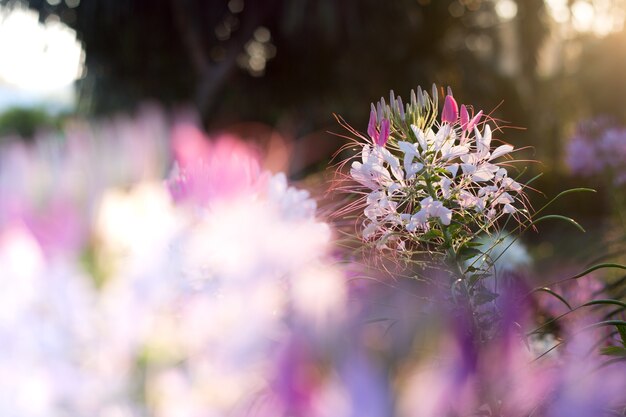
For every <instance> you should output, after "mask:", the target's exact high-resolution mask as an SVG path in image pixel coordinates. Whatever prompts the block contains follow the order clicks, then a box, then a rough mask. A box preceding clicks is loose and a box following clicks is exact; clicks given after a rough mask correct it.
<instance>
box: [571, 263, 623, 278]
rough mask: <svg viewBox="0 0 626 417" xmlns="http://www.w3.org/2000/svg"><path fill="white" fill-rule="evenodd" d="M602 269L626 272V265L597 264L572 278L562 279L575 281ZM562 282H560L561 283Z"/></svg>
mask: <svg viewBox="0 0 626 417" xmlns="http://www.w3.org/2000/svg"><path fill="white" fill-rule="evenodd" d="M603 268H617V269H624V270H626V265H622V264H616V263H602V264H597V265H594V266H591V267H589V268H587V269H585V270H584V271H583V272H581V273H580V274H577V275H574V276H573V277H569V278H567V279H564V280H563V281H567V280H570V279H577V278H580V277H584V276H585V275H587V274H589V273H590V272H593V271H595V270H598V269H603ZM561 282H562V281H561Z"/></svg>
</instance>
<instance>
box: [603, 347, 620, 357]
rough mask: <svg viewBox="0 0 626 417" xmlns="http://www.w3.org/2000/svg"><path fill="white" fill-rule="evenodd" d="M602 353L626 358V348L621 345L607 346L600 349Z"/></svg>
mask: <svg viewBox="0 0 626 417" xmlns="http://www.w3.org/2000/svg"><path fill="white" fill-rule="evenodd" d="M600 353H602V354H603V355H607V356H618V357H625V358H626V348H623V347H619V346H606V347H603V348H602V349H600Z"/></svg>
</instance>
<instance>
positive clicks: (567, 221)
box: [530, 214, 585, 233]
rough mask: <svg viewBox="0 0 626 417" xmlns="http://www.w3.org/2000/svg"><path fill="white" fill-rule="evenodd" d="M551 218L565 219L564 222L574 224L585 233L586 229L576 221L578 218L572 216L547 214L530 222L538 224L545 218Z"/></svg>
mask: <svg viewBox="0 0 626 417" xmlns="http://www.w3.org/2000/svg"><path fill="white" fill-rule="evenodd" d="M551 219H557V220H563V221H564V222H566V223H568V224H571V225H572V226H574V227H575V228H577V229H578V230H580V231H581V232H583V233H585V229H584V228H583V227H582V226H581V225H580V224H578V223H577V222H576V220H574V219H572V218H570V217H565V216H561V215H559V214H547V215H545V216H541V217H539V218H538V219H535V220H533V221H532V222H531V223H530V224H531V225H536V224H537V223H540V222H542V221H544V220H551Z"/></svg>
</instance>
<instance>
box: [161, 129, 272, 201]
mask: <svg viewBox="0 0 626 417" xmlns="http://www.w3.org/2000/svg"><path fill="white" fill-rule="evenodd" d="M172 148H173V152H174V158H175V161H176V166H175V170H174V172H173V174H172V176H171V178H170V179H169V181H168V185H169V189H170V192H171V193H172V196H173V197H174V200H175V201H185V200H193V201H194V202H196V203H199V204H206V203H209V202H211V201H213V200H216V199H226V198H230V197H233V196H236V195H241V194H245V193H250V192H255V191H257V190H258V187H259V185H260V180H261V168H260V161H259V156H258V155H257V154H256V153H255V152H254V151H253V149H252V148H251V147H250V146H249V145H247V144H245V143H244V142H241V141H239V140H237V139H236V138H234V137H232V136H219V137H217V138H216V139H215V140H214V141H210V140H209V138H207V137H206V136H205V135H204V134H203V133H202V132H201V131H200V130H199V129H198V128H196V127H195V126H193V125H190V124H179V125H177V126H175V127H174V129H173V131H172Z"/></svg>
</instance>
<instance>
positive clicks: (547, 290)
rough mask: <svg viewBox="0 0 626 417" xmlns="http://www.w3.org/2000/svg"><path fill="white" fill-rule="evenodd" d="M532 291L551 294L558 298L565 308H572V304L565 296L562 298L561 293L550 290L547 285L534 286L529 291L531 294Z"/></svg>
mask: <svg viewBox="0 0 626 417" xmlns="http://www.w3.org/2000/svg"><path fill="white" fill-rule="evenodd" d="M534 292H545V293H548V294H550V295H551V296H553V297H554V298H556V299H558V300H560V301H561V302H562V303H563V304H565V305H566V306H567V308H569V309H570V310H573V309H572V306H571V305H570V304H569V303H568V302H567V300H566V299H565V298H563V297H562V296H561V295H559V294H558V293H556V292H554V291H552V290H551V289H550V288H548V287H542V288H535V289H534V290H532V291H531V294H532V293H534Z"/></svg>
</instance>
